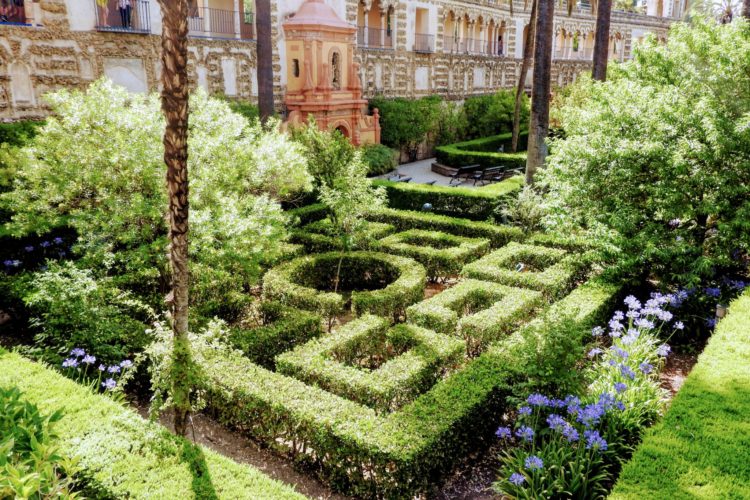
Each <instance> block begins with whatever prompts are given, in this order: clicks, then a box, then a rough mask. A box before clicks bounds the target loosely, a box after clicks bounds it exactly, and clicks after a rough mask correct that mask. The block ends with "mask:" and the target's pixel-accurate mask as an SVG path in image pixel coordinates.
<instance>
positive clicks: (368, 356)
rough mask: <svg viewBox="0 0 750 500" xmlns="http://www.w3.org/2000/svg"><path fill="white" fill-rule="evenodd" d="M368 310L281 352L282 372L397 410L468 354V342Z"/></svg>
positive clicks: (278, 363)
mask: <svg viewBox="0 0 750 500" xmlns="http://www.w3.org/2000/svg"><path fill="white" fill-rule="evenodd" d="M389 325H390V322H389V321H388V320H387V319H385V318H379V317H376V316H370V315H365V316H362V317H360V318H358V319H356V320H354V321H352V322H350V323H347V324H346V325H344V326H343V327H341V328H339V329H338V330H337V331H335V332H334V334H333V335H328V336H326V337H323V338H321V339H318V340H315V341H312V342H308V343H307V344H305V345H303V346H300V347H298V348H297V349H295V350H294V351H291V352H287V353H284V354H282V355H281V356H279V357H278V358H277V361H276V364H277V369H278V371H279V372H280V373H284V374H287V375H289V376H293V377H295V378H297V379H299V380H302V381H303V382H306V383H309V384H312V385H317V386H319V387H321V388H323V389H326V390H328V391H330V392H333V393H334V394H338V395H340V396H342V397H345V398H347V399H350V400H352V401H356V402H359V403H362V404H365V405H367V406H370V407H372V408H374V409H376V410H378V411H381V412H387V411H391V410H395V409H397V408H399V407H401V406H403V405H404V404H406V403H408V402H409V401H411V400H413V399H414V397H416V396H417V395H419V394H420V393H421V392H424V391H425V390H427V389H429V388H430V387H431V386H432V385H433V384H434V382H435V381H436V380H437V379H438V378H439V377H440V376H441V375H443V374H445V372H446V371H447V370H449V369H450V368H452V367H455V366H457V365H458V364H459V363H460V362H461V361H462V360H463V353H464V350H465V347H464V343H463V342H462V341H460V340H458V339H455V338H451V337H448V336H445V335H441V334H437V333H435V332H431V331H429V330H425V329H423V328H418V327H415V326H407V325H397V326H395V327H393V328H389Z"/></svg>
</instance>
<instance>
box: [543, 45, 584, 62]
mask: <svg viewBox="0 0 750 500" xmlns="http://www.w3.org/2000/svg"><path fill="white" fill-rule="evenodd" d="M593 57H594V49H592V48H588V49H579V50H573V49H570V50H569V51H568V50H567V49H555V51H554V52H553V53H552V58H553V59H564V60H566V61H590V60H591V59H592V58H593Z"/></svg>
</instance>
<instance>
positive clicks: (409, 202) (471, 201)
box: [373, 177, 520, 220]
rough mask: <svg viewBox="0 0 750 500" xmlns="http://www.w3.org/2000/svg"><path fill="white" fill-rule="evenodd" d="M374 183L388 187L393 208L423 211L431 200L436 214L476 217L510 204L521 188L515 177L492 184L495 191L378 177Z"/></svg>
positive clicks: (475, 218)
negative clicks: (389, 179) (379, 178)
mask: <svg viewBox="0 0 750 500" xmlns="http://www.w3.org/2000/svg"><path fill="white" fill-rule="evenodd" d="M373 184H375V185H376V186H382V187H384V188H385V190H386V194H387V195H388V206H389V207H391V208H396V209H400V210H421V209H422V207H423V206H424V205H425V203H429V204H430V205H432V211H433V212H434V213H436V214H442V215H449V216H452V217H464V218H467V219H473V220H486V219H488V218H489V217H491V216H492V215H493V214H495V213H497V212H498V211H499V210H500V209H502V207H505V206H506V205H508V204H510V203H511V202H512V200H513V199H514V198H515V196H516V195H517V193H518V191H519V189H520V185H519V183H518V181H517V180H516V178H515V177H512V178H510V179H506V180H504V181H502V182H498V183H494V184H492V186H493V187H494V189H493V190H489V189H484V188H480V189H476V188H466V187H460V186H459V187H449V186H430V185H427V184H411V183H407V182H393V181H386V180H375V181H373ZM485 187H489V185H488V186H485Z"/></svg>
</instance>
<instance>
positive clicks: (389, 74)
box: [0, 0, 670, 120]
mask: <svg viewBox="0 0 750 500" xmlns="http://www.w3.org/2000/svg"><path fill="white" fill-rule="evenodd" d="M69 1H76V2H79V1H80V2H88V1H90V3H91V9H93V8H94V7H93V6H94V0H69ZM330 1H332V2H338V4H337V7H338V9H339V10H340V11H341V15H345V16H346V20H347V21H348V22H349V23H351V24H353V25H360V26H361V24H360V23H361V22H362V20H361V18H358V12H360V9H363V10H364V12H370V11H371V10H374V11H376V12H379V13H380V20H381V22H382V23H385V22H387V19H388V17H387V16H390V27H391V29H392V33H393V42H392V46H391V47H389V48H377V49H376V48H368V47H366V46H362V45H360V46H359V47H358V48H357V50H356V54H355V61H356V62H358V63H359V64H360V79H361V81H362V86H363V89H362V90H363V95H364V97H367V98H369V97H373V96H375V95H384V96H389V97H395V96H402V97H419V96H423V95H429V94H439V95H442V96H445V97H446V98H450V99H463V98H464V97H466V96H470V95H476V94H486V93H490V92H493V91H494V90H495V89H497V88H502V87H512V86H514V85H515V82H516V81H517V78H518V75H519V72H520V64H521V60H520V58H519V57H520V52H521V50H520V49H521V46H520V44H521V43H522V42H521V40H520V38H521V37H522V34H523V33H522V31H523V29H524V27H525V26H526V25H527V24H528V17H529V16H528V12H525V11H524V10H523V5H522V4H521V3H520V2H519V3H517V4H516V5H515V8H514V13H513V15H511V14H510V11H509V10H508V8H507V3H503V4H498V3H495V2H494V0H479V1H454V0H433V1H429V0H419V1H417V0H402V1H398V0H363V2H362V5H361V6H360V3H359V2H358V0H330ZM151 2H153V3H154V6H152V8H151V12H152V14H151V15H152V21H151V24H152V27H153V28H152V34H133V33H112V32H99V31H95V30H94V29H91V30H89V31H78V30H73V29H71V28H70V26H71V25H72V24H75V25H76V26H78V25H79V24H80V23H79V22H78V21H79V20H78V19H76V23H70V20H69V15H72V14H69V12H68V9H67V8H66V0H40V1H39V2H38V3H31V2H28V3H29V4H30V5H31V6H32V7H33V12H34V20H33V21H34V22H33V24H32V25H31V26H9V25H0V120H17V119H25V118H37V117H42V116H44V115H46V114H48V113H49V108H48V107H47V105H46V104H45V102H44V99H43V95H44V94H45V93H47V92H50V91H53V90H57V89H60V88H84V87H85V86H86V85H87V84H89V83H90V82H92V81H94V80H95V79H97V78H100V77H102V76H104V75H106V76H108V77H110V78H111V79H113V80H114V81H115V82H116V83H119V84H122V85H124V86H125V87H127V88H129V89H130V90H132V91H143V90H146V89H148V90H158V88H159V81H158V79H159V74H160V64H161V63H160V50H161V44H160V37H159V36H158V29H160V28H159V26H160V20H158V19H155V18H156V17H157V16H158V8H153V7H155V3H156V0H151ZM299 3H300V0H278V1H273V2H272V4H271V10H272V13H271V14H272V19H274V20H275V22H274V23H273V28H272V36H273V44H274V60H273V68H274V89H275V94H276V103H277V106H278V107H279V108H280V109H281V107H282V105H283V104H282V103H283V97H284V85H285V80H286V77H285V74H286V73H285V72H282V56H283V50H284V48H283V46H284V43H283V41H284V40H283V33H282V30H281V29H280V23H279V22H276V21H278V20H283V18H284V16H286V15H287V13H288V12H290V11H292V12H293V11H295V10H296V7H297V6H298V4H299ZM76 5H77V4H76ZM79 7H80V6H78V5H77V8H79ZM334 7H336V6H334ZM417 9H418V10H420V13H419V15H422V16H423V17H424V18H423V19H422V21H421V22H422V23H424V25H425V26H429V27H430V31H431V33H430V35H429V36H430V37H432V38H431V46H430V47H429V50H424V51H421V52H415V51H414V50H413V49H414V48H415V33H414V26H415V15H416V14H415V10H417ZM83 10H84V11H85V9H83ZM558 10H562V9H558ZM375 18H376V19H377V16H375ZM451 22H454V23H455V22H460V23H463V24H462V26H461V29H462V30H464V32H465V34H468V35H471V36H474V37H478V39H479V40H481V41H482V43H483V44H485V45H482V47H487V45H486V44H487V43H490V42H492V41H493V40H495V36H497V35H500V34H501V35H502V39H503V42H502V52H503V54H505V55H503V56H500V55H488V54H486V53H485V54H467V53H463V52H464V51H461V52H462V53H451V50H450V49H451V46H450V45H451V43H452V42H451V41H450V40H448V39H449V38H451V35H450V34H449V33H446V25H447V24H446V23H451ZM669 23H670V20H669V19H665V18H656V17H650V16H643V15H634V14H625V13H618V12H615V13H613V19H612V28H611V31H612V39H613V42H612V47H613V50H615V51H616V54H615V57H613V59H618V60H619V59H627V58H629V56H630V50H631V45H632V43H633V38H634V37H638V38H640V37H641V36H643V34H644V33H647V32H650V33H654V34H656V36H657V37H659V38H662V39H663V38H665V37H666V31H667V29H668V27H669ZM453 26H454V30H455V31H458V30H457V28H455V27H456V26H457V25H455V24H454V25H453ZM593 29H594V19H593V17H592V16H591V15H590V14H588V13H573V15H572V16H566V15H565V14H564V13H562V14H560V15H559V16H558V19H557V20H556V22H555V32H556V33H557V34H558V35H557V36H556V51H560V52H559V54H558V55H560V56H563V57H565V59H561V58H559V57H558V58H557V59H553V70H552V78H553V86H554V85H557V86H563V85H566V84H568V83H570V82H571V81H573V80H574V79H575V77H576V75H577V74H579V73H580V72H581V71H587V70H589V69H590V60H585V59H582V58H581V57H580V56H585V55H587V54H586V53H585V52H584V51H581V50H578V51H572V49H571V48H570V46H571V43H573V44H574V45H575V44H576V43H577V44H578V47H579V48H580V47H582V45H581V41H582V40H583V41H584V45H583V47H584V49H585V47H586V45H585V43H586V42H585V40H587V39H588V38H587V37H588V36H590V34H591V33H593ZM189 50H190V61H189V71H190V84H191V85H192V86H193V87H197V86H202V87H204V88H206V89H207V90H208V91H209V92H210V93H223V94H226V95H228V96H232V97H237V98H242V99H245V100H250V101H254V100H256V99H257V89H258V84H257V78H256V72H255V71H256V70H255V68H256V53H255V42H254V41H251V40H239V39H207V38H191V41H190V47H189ZM566 50H567V53H566V52H565V51H566ZM498 51H499V49H498V48H497V47H494V48H493V46H492V45H490V49H489V50H485V52H491V53H494V54H497V52H498ZM589 59H590V57H589ZM282 75H284V76H282Z"/></svg>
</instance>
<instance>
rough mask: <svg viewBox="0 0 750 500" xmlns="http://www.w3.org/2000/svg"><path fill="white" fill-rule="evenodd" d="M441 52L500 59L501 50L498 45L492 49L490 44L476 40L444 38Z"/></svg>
mask: <svg viewBox="0 0 750 500" xmlns="http://www.w3.org/2000/svg"><path fill="white" fill-rule="evenodd" d="M443 51H444V52H446V53H449V54H472V55H482V56H495V57H502V56H504V54H503V49H502V47H500V46H499V45H498V44H495V46H494V47H493V44H492V42H490V41H487V40H479V39H476V38H465V39H463V40H459V39H456V38H446V39H445V40H444V41H443Z"/></svg>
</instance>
